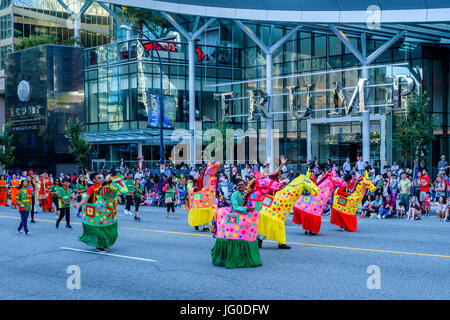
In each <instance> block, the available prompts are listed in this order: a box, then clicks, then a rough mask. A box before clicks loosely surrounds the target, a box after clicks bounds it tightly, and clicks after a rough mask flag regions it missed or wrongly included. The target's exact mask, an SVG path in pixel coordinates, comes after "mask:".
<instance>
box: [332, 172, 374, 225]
mask: <svg viewBox="0 0 450 320" xmlns="http://www.w3.org/2000/svg"><path fill="white" fill-rule="evenodd" d="M344 180H345V182H347V183H348V182H349V181H350V180H351V177H350V178H349V177H348V175H346V176H345V178H344ZM347 183H346V184H343V185H342V186H341V187H340V188H339V189H337V190H336V191H335V192H334V197H333V206H332V207H331V217H330V223H332V224H335V225H337V226H338V227H341V230H344V229H345V230H346V231H349V232H355V231H356V229H357V220H356V211H357V209H358V207H359V205H360V204H361V202H362V199H363V198H364V195H365V192H366V190H369V191H370V192H375V190H376V189H377V187H375V186H374V184H373V183H372V181H371V180H370V179H369V176H368V173H367V171H365V173H364V175H363V176H361V178H360V179H359V180H358V181H357V182H356V185H355V187H354V188H353V190H351V189H350V188H349V187H348V185H347ZM349 190H351V193H349V192H350V191H349Z"/></svg>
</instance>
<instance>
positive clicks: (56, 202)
mask: <svg viewBox="0 0 450 320" xmlns="http://www.w3.org/2000/svg"><path fill="white" fill-rule="evenodd" d="M52 200H53V204H54V205H55V209H56V211H58V210H59V207H58V206H59V203H58V198H53V199H52Z"/></svg>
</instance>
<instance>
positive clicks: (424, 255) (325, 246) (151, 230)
mask: <svg viewBox="0 0 450 320" xmlns="http://www.w3.org/2000/svg"><path fill="white" fill-rule="evenodd" d="M0 218H10V219H16V220H20V218H18V217H17V218H15V217H8V216H0ZM35 220H37V221H48V222H54V221H51V220H43V219H35ZM75 224H81V223H79V222H75ZM119 229H127V230H138V231H146V232H159V233H169V234H181V235H189V236H196V237H211V235H210V234H196V233H187V232H178V231H165V230H153V229H143V228H130V227H119ZM264 241H265V242H271V243H277V242H276V241H272V240H264ZM286 244H293V245H298V246H311V247H323V248H331V249H342V250H355V251H366V252H379V253H392V254H404V255H416V256H423V257H438V258H447V259H450V256H447V255H441V254H431V253H417V252H402V251H391V250H381V249H365V248H354V247H343V246H331V245H325V244H314V243H300V242H286ZM88 252H91V251H88ZM93 253H95V252H93ZM101 254H104V253H101Z"/></svg>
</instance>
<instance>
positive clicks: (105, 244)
mask: <svg viewBox="0 0 450 320" xmlns="http://www.w3.org/2000/svg"><path fill="white" fill-rule="evenodd" d="M89 178H90V179H91V181H93V183H94V184H93V185H92V186H90V187H89V188H88V190H87V192H86V196H85V197H84V199H83V200H81V202H79V203H76V204H74V205H73V206H74V207H75V208H79V207H81V206H83V223H82V224H83V234H82V235H81V236H80V237H79V238H78V239H79V240H80V241H82V242H84V243H86V244H87V245H89V246H91V247H94V248H96V249H97V250H98V251H100V252H105V251H106V249H108V248H110V247H111V246H112V245H113V244H114V243H115V242H116V240H117V236H118V232H117V230H118V224H117V202H118V198H117V194H118V193H120V194H122V195H127V194H128V189H127V187H126V186H125V185H124V184H123V183H122V181H121V176H120V174H116V173H115V171H114V170H112V172H111V173H110V174H108V176H106V178H105V181H104V182H103V183H102V175H101V174H100V173H98V172H94V173H91V174H90V176H89Z"/></svg>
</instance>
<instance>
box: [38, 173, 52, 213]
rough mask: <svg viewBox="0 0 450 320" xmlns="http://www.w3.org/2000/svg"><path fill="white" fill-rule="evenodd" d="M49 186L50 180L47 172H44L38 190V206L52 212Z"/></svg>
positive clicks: (50, 184)
mask: <svg viewBox="0 0 450 320" xmlns="http://www.w3.org/2000/svg"><path fill="white" fill-rule="evenodd" d="M51 186H52V182H51V181H50V179H49V178H48V173H46V172H45V173H44V174H43V175H42V179H41V189H40V190H39V206H40V207H42V211H48V212H53V206H52V194H51V193H50V187H51Z"/></svg>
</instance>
